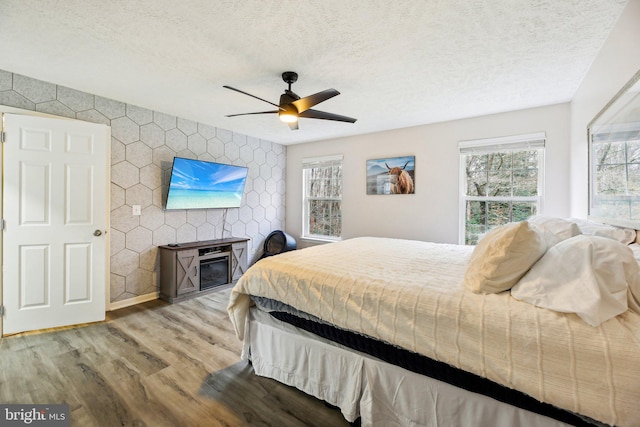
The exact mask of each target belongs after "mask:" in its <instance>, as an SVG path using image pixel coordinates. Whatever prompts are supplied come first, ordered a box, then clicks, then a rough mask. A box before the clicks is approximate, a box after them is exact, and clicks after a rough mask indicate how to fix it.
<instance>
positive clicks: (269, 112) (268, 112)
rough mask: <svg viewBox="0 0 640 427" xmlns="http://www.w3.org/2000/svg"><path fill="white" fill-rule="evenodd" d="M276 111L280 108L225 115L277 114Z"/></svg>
mask: <svg viewBox="0 0 640 427" xmlns="http://www.w3.org/2000/svg"><path fill="white" fill-rule="evenodd" d="M276 113H278V110H275V111H258V112H256V113H240V114H229V115H228V116H225V117H236V116H249V115H252V114H276Z"/></svg>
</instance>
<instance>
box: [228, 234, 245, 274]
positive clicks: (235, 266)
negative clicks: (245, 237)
mask: <svg viewBox="0 0 640 427" xmlns="http://www.w3.org/2000/svg"><path fill="white" fill-rule="evenodd" d="M245 271H247V242H238V243H234V244H233V246H232V247H231V281H232V282H235V281H237V280H238V279H239V278H240V276H242V275H243V274H244V272H245Z"/></svg>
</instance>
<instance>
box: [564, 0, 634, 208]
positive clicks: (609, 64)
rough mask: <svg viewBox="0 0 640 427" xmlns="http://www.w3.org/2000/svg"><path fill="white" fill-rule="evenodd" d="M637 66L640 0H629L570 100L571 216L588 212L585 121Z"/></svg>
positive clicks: (594, 114)
mask: <svg viewBox="0 0 640 427" xmlns="http://www.w3.org/2000/svg"><path fill="white" fill-rule="evenodd" d="M639 69H640V0H630V1H629V4H628V5H627V7H626V8H625V10H624V11H623V13H622V15H621V17H620V19H619V20H618V23H617V24H616V26H615V28H614V29H613V31H612V32H611V34H610V35H609V38H608V39H607V41H606V42H605V44H604V45H603V47H602V49H601V50H600V53H599V54H598V56H597V58H596V60H595V61H594V62H593V64H592V65H591V68H590V70H589V72H588V73H587V75H586V77H585V79H584V80H583V82H582V84H581V85H580V87H579V88H578V91H577V92H576V94H575V96H574V98H573V100H572V101H571V169H570V170H571V186H570V189H571V216H572V217H577V218H586V216H587V213H588V203H589V202H588V169H587V168H588V146H587V143H588V141H587V125H588V124H589V122H591V120H592V119H593V118H594V117H595V116H596V114H598V112H599V111H600V110H601V109H602V108H603V107H604V106H605V105H606V104H607V103H608V102H609V101H610V100H611V98H613V96H614V95H615V94H616V93H618V91H619V90H620V89H621V88H622V87H623V86H624V85H625V84H626V83H627V81H628V80H629V79H631V77H632V76H633V75H634V74H635V73H636V72H637V71H638V70H639Z"/></svg>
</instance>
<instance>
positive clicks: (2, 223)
mask: <svg viewBox="0 0 640 427" xmlns="http://www.w3.org/2000/svg"><path fill="white" fill-rule="evenodd" d="M5 225H7V222H6V221H5V220H4V218H2V219H0V230H4V226H5Z"/></svg>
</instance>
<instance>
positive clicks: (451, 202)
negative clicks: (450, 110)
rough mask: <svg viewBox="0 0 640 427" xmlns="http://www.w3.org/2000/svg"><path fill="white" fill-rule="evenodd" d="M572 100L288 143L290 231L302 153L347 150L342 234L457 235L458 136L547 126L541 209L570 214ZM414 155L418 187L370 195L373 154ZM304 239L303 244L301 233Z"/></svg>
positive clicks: (298, 218)
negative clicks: (402, 192)
mask: <svg viewBox="0 0 640 427" xmlns="http://www.w3.org/2000/svg"><path fill="white" fill-rule="evenodd" d="M569 121H570V106H569V104H559V105H553V106H548V107H541V108H534V109H529V110H522V111H514V112H509V113H502V114H494V115H490V116H483V117H477V118H471V119H464V120H456V121H451V122H445V123H438V124H433V125H425V126H418V127H413V128H405V129H399V130H393V131H388V132H379V133H374V134H369V135H360V136H354V137H348V138H340V139H333V140H327V141H319V142H311V143H306V144H299V145H290V146H288V147H287V168H286V170H287V179H286V183H287V188H286V218H287V221H286V231H287V233H289V234H291V235H292V236H294V237H296V238H297V239H299V237H300V234H301V230H302V205H301V200H302V168H301V163H302V159H303V158H305V157H315V156H323V155H332V154H343V155H344V162H343V187H344V193H343V204H342V218H343V238H351V237H357V236H365V235H366V236H382V237H397V238H407V239H416V240H427V241H434V242H444V243H458V210H459V207H458V203H459V202H458V197H459V195H458V188H459V186H458V181H459V177H458V173H459V172H458V164H459V152H458V141H464V140H470V139H482V138H492V137H500V136H509V135H517V134H526V133H533V132H540V131H544V132H546V134H547V150H546V173H545V177H546V185H545V202H544V208H543V209H544V211H543V213H545V214H549V215H556V216H568V214H569V171H568V167H569V146H570V141H569ZM405 155H415V157H416V171H415V185H416V190H415V194H413V195H389V196H381V195H367V194H366V170H365V164H366V161H367V160H368V159H375V158H384V157H396V156H405ZM299 246H300V247H303V246H305V243H304V242H301V241H300V240H299Z"/></svg>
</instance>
